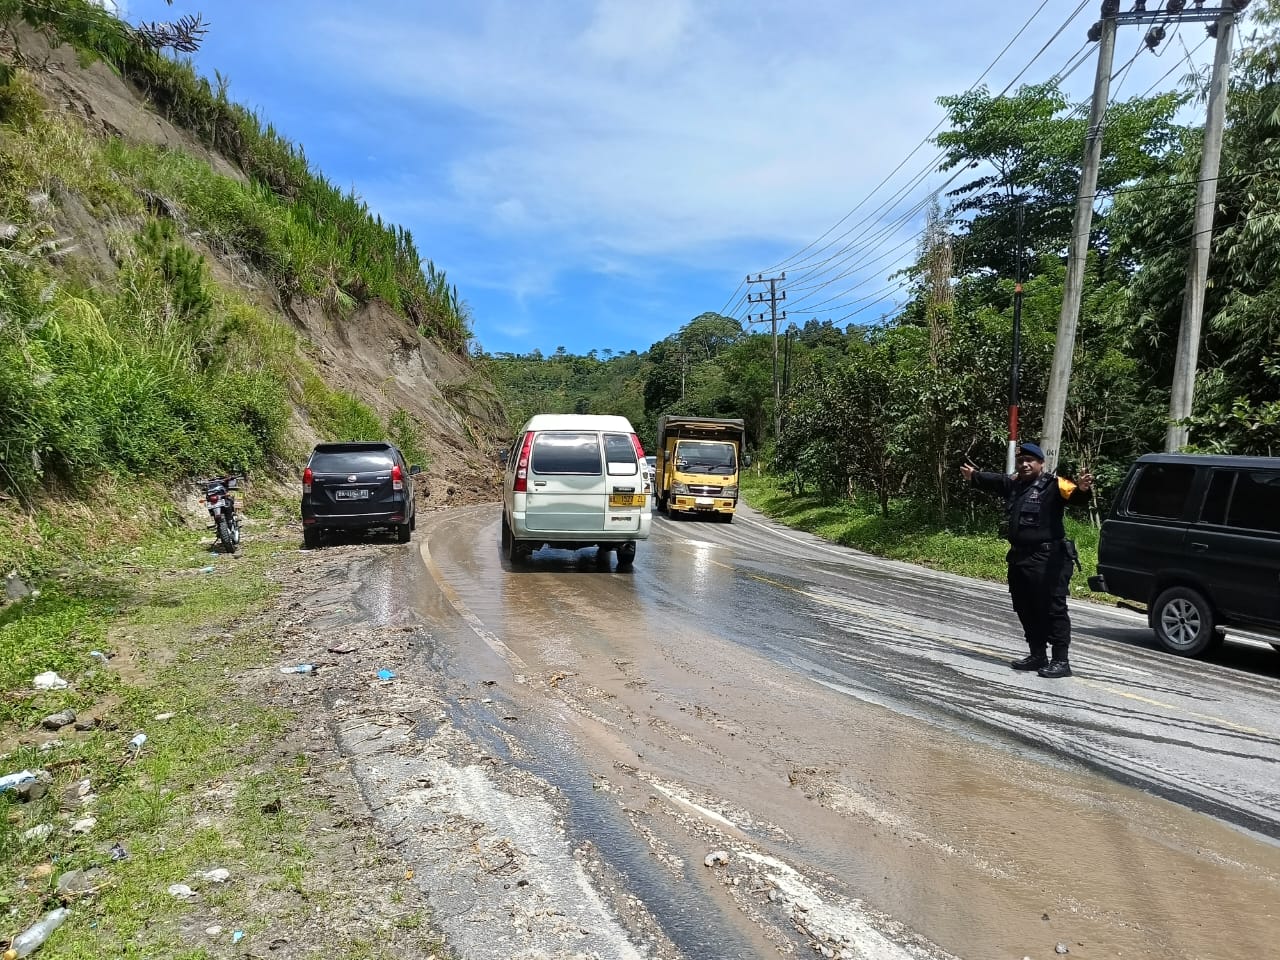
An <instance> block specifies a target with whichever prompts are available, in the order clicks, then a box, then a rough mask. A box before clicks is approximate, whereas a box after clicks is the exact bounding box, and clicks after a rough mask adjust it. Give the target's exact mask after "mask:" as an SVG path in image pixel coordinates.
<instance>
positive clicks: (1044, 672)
mask: <svg viewBox="0 0 1280 960" xmlns="http://www.w3.org/2000/svg"><path fill="white" fill-rule="evenodd" d="M1014 462H1015V464H1016V467H1015V469H1014V473H1013V476H1005V475H1004V474H1002V473H987V472H984V471H981V470H979V469H977V467H975V466H973V464H969V463H966V464H965V465H964V466H962V467H961V468H960V473H961V474H962V475H963V476H964V478H965V479H966V480H968V481H969V483H970V484H972V485H973V486H975V487H977V488H978V489H979V490H986V491H988V492H990V493H998V494H1000V496H1002V497H1003V498H1004V507H1005V518H1004V523H1003V524H1002V525H1001V531H1000V532H1001V534H1002V535H1003V536H1005V537H1006V538H1007V539H1008V541H1009V554H1008V556H1007V557H1006V558H1005V559H1006V560H1007V561H1008V563H1009V593H1010V595H1011V597H1012V599H1013V609H1014V610H1015V611H1016V612H1017V614H1018V619H1019V620H1020V621H1021V622H1022V631H1023V634H1024V635H1025V636H1026V638H1027V646H1028V647H1030V649H1031V653H1030V655H1028V656H1026V657H1023V658H1022V659H1021V660H1015V661H1013V663H1011V664H1010V666H1011V667H1013V669H1015V670H1035V671H1036V672H1037V673H1039V674H1040V676H1042V677H1048V678H1049V679H1052V680H1056V679H1059V678H1061V677H1069V676H1071V663H1070V661H1069V659H1068V656H1067V650H1068V648H1069V647H1070V645H1071V619H1070V617H1069V616H1068V615H1067V588H1068V587H1069V586H1070V583H1071V573H1072V569H1071V568H1072V566H1073V565H1074V566H1079V565H1080V558H1079V555H1078V554H1077V553H1076V545H1075V543H1073V542H1072V541H1070V540H1068V539H1067V535H1066V531H1065V530H1064V529H1063V525H1062V514H1063V512H1064V511H1065V509H1066V505H1067V504H1068V503H1082V502H1084V501H1086V500H1088V498H1089V491H1090V490H1092V489H1093V475H1092V474H1090V473H1087V472H1086V473H1082V474H1080V479H1079V480H1078V481H1077V482H1076V483H1072V482H1071V481H1070V480H1068V479H1066V478H1065V477H1059V476H1056V475H1055V474H1052V473H1046V472H1045V469H1044V451H1043V450H1041V449H1040V447H1038V446H1037V445H1036V444H1034V443H1023V444H1020V445H1019V446H1018V450H1017V454H1016V457H1015V460H1014ZM1046 646H1048V647H1049V648H1050V649H1051V650H1052V653H1053V658H1052V659H1051V660H1050V659H1047V658H1046V657H1045V647H1046Z"/></svg>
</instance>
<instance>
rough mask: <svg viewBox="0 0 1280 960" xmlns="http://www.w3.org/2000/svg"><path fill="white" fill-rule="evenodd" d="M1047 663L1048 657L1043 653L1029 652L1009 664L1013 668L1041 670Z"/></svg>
mask: <svg viewBox="0 0 1280 960" xmlns="http://www.w3.org/2000/svg"><path fill="white" fill-rule="evenodd" d="M1048 665H1049V659H1048V658H1047V657H1046V656H1045V655H1044V654H1043V653H1041V654H1039V655H1037V654H1034V653H1033V654H1031V655H1030V656H1029V657H1023V658H1022V659H1021V660H1015V661H1013V663H1011V664H1009V666H1011V667H1013V669H1015V670H1041V669H1043V668H1045V667H1047V666H1048Z"/></svg>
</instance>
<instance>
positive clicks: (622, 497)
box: [609, 493, 644, 507]
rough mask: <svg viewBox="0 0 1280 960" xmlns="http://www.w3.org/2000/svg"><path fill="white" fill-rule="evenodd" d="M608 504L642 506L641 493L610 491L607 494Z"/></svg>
mask: <svg viewBox="0 0 1280 960" xmlns="http://www.w3.org/2000/svg"><path fill="white" fill-rule="evenodd" d="M609 506H611V507H643V506H644V494H643V493H611V494H609Z"/></svg>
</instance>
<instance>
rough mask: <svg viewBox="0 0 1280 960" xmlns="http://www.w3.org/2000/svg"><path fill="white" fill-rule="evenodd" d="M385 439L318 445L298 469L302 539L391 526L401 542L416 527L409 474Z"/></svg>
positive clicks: (311, 541)
mask: <svg viewBox="0 0 1280 960" xmlns="http://www.w3.org/2000/svg"><path fill="white" fill-rule="evenodd" d="M421 472H422V468H421V467H418V466H412V467H411V466H407V465H406V464H405V462H404V455H403V454H401V453H400V451H399V450H397V449H396V448H395V447H394V446H392V445H391V444H389V443H381V442H367V443H319V444H316V447H315V449H314V450H312V451H311V456H310V458H308V460H307V468H306V469H305V470H304V471H303V472H302V539H303V542H304V543H305V544H306V546H308V547H315V546H318V545H319V543H320V537H321V536H322V535H323V534H324V531H326V530H371V529H373V528H375V527H383V528H386V529H394V530H395V532H396V538H397V539H398V540H399V541H400V542H401V543H408V542H409V535H410V533H411V532H412V531H413V528H414V527H415V526H417V513H416V510H415V507H414V502H413V478H414V477H415V476H417V475H418V474H419V473H421Z"/></svg>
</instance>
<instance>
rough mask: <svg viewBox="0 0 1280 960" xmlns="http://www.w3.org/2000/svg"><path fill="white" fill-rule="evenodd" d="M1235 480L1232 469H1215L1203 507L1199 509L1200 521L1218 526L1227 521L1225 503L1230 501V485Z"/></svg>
mask: <svg viewBox="0 0 1280 960" xmlns="http://www.w3.org/2000/svg"><path fill="white" fill-rule="evenodd" d="M1235 482H1236V472H1235V471H1234V470H1215V471H1213V479H1211V480H1210V481H1209V492H1208V493H1207V494H1205V498H1204V507H1203V508H1202V509H1201V510H1200V522H1201V523H1212V524H1216V525H1218V526H1221V525H1222V524H1224V523H1226V522H1227V504H1228V503H1229V502H1230V501H1231V487H1232V486H1233V485H1234V484H1235Z"/></svg>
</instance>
